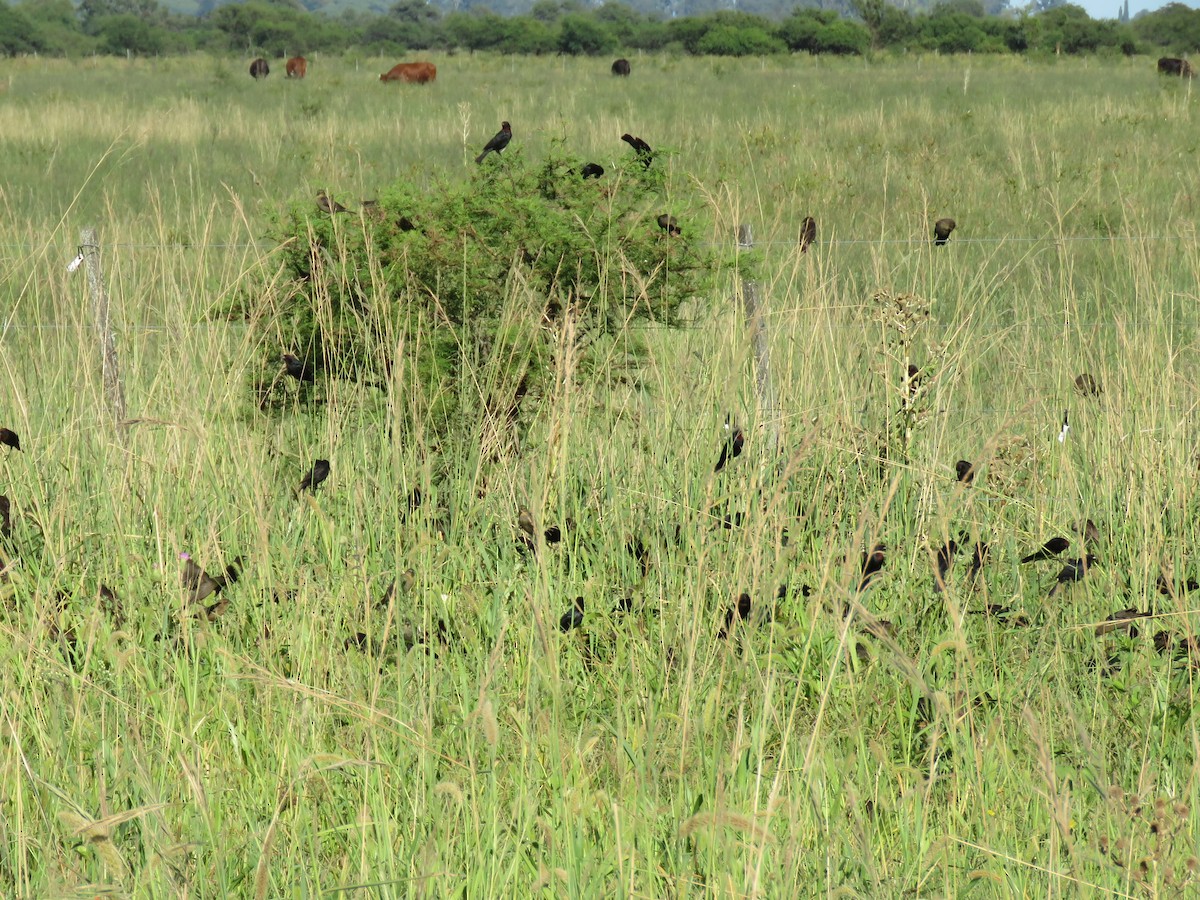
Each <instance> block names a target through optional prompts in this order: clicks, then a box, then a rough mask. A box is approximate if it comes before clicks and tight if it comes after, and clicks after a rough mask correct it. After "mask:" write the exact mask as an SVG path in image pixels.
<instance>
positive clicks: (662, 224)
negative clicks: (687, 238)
mask: <svg viewBox="0 0 1200 900" xmlns="http://www.w3.org/2000/svg"><path fill="white" fill-rule="evenodd" d="M658 227H659V228H661V229H662V230H663V231H665V232H666V233H667V234H669V235H671V236H672V237H674V236H675V235H677V234H683V231H682V230H681V229H680V228H679V223H678V222H676V221H675V217H674V216H672V215H668V214H667V213H663V214H662V215H661V216H659V217H658Z"/></svg>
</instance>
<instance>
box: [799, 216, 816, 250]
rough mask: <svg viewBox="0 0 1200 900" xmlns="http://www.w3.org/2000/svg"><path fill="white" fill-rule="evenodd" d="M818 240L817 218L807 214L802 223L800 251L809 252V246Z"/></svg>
mask: <svg viewBox="0 0 1200 900" xmlns="http://www.w3.org/2000/svg"><path fill="white" fill-rule="evenodd" d="M816 240H817V220H816V219H814V218H813V217H812V216H805V217H804V221H803V222H801V223H800V252H801V253H807V252H808V248H809V247H810V246H811V245H812V244H814V243H816Z"/></svg>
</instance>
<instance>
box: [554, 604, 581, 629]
mask: <svg viewBox="0 0 1200 900" xmlns="http://www.w3.org/2000/svg"><path fill="white" fill-rule="evenodd" d="M583 607H584V599H583V598H582V597H576V598H575V602H574V603H573V604H572V605H571V608H570V609H568V610H567V611H566V612H565V613H563V614H562V617H561V618H560V619H559V620H558V627H559V630H560V631H570V630H571V629H572V628H579V627H580V626H581V625H583Z"/></svg>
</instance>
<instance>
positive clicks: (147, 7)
mask: <svg viewBox="0 0 1200 900" xmlns="http://www.w3.org/2000/svg"><path fill="white" fill-rule="evenodd" d="M78 14H79V20H80V22H82V23H83V30H84V31H85V32H86V33H88V34H99V33H100V30H101V23H102V22H103V21H104V20H105V19H107V18H110V17H112V16H132V17H134V18H135V19H139V20H141V21H143V22H155V23H162V22H163V21H165V20H166V17H167V9H166V7H164V6H163V5H162V4H161V3H159V2H158V0H82V2H81V3H80V4H79V13H78Z"/></svg>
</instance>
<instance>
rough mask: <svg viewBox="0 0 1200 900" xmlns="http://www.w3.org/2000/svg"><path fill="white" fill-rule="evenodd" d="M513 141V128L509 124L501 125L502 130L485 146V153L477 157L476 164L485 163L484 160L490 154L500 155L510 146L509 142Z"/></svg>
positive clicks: (503, 123) (502, 123)
mask: <svg viewBox="0 0 1200 900" xmlns="http://www.w3.org/2000/svg"><path fill="white" fill-rule="evenodd" d="M511 140H512V126H511V125H509V124H508V123H507V122H501V123H500V130H499V131H497V132H496V134H495V136H494V137H493V138H492V139H491V140H490V141H488V142H487V143H486V144H484V146H483V152H482V153H480V154H479V155H478V156H477V157H475V162H477V163H481V162H483V158H484V157H485V156H487V155H488V154H489V153H500V152H501V151H503V150H504V148H505V147H507V146H508V142H509V141H511Z"/></svg>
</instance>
